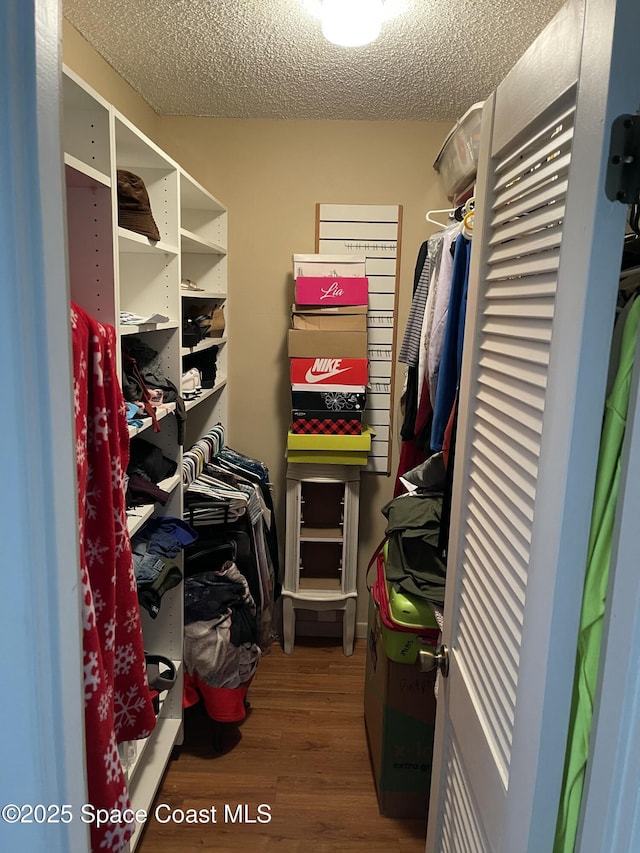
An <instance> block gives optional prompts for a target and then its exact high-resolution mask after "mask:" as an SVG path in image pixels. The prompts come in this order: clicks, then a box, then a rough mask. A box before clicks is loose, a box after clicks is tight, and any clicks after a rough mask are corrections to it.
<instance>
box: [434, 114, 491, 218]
mask: <svg viewBox="0 0 640 853" xmlns="http://www.w3.org/2000/svg"><path fill="white" fill-rule="evenodd" d="M483 105H484V102H481V103H477V104H474V105H473V106H472V107H470V108H469V109H468V110H467V111H466V113H465V114H464V115H463V116H462V118H460V119H458V121H457V122H456V125H455V127H454V128H453V130H451V132H450V133H449V135H448V136H447V138H446V139H445V141H444V144H443V146H442V148H441V149H440V153H439V154H438V156H437V157H436V159H435V162H434V164H433V168H434V169H435V170H436V172H439V173H440V176H441V177H442V183H443V184H444V189H445V192H446V193H447V196H448V198H449V199H450V200H451V201H456V200H457V199H458V198H459V197H460V195H461V194H463V193H464V192H465V191H466V190H468V189H470V188H471V185H472V184H473V182H474V179H475V176H476V170H477V166H478V150H479V148H480V125H481V123H482V107H483Z"/></svg>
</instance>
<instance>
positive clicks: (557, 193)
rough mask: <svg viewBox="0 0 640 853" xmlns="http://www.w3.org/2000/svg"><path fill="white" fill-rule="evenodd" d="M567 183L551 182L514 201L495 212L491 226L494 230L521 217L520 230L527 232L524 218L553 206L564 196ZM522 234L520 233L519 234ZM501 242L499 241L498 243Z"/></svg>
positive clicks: (561, 181)
mask: <svg viewBox="0 0 640 853" xmlns="http://www.w3.org/2000/svg"><path fill="white" fill-rule="evenodd" d="M568 186H569V182H568V180H567V179H566V178H561V179H559V180H557V181H551V182H550V183H549V184H546V185H545V186H544V187H543V188H542V189H540V190H539V191H538V192H537V193H535V194H532V195H531V196H527V198H524V199H519V200H518V201H514V202H513V203H512V204H510V205H506V206H505V207H503V208H501V209H500V210H499V211H497V212H496V214H495V216H494V217H493V220H492V222H491V225H492V226H493V227H494V228H498V226H500V225H503V224H504V223H506V222H512V223H513V221H514V219H515V218H516V217H523V222H522V223H520V224H521V226H522V230H523V231H526V230H527V224H526V221H525V220H524V217H526V216H528V215H529V214H530V213H531V212H532V211H536V210H538V209H539V208H542V207H546V206H547V205H549V204H555V203H556V202H557V201H558V199H560V198H562V197H563V196H565V195H566V192H567V188H568ZM520 233H522V232H520ZM498 242H501V241H498Z"/></svg>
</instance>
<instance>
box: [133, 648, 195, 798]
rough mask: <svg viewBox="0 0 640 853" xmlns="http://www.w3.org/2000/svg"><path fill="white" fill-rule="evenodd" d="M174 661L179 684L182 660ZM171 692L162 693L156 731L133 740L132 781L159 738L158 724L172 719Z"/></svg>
mask: <svg viewBox="0 0 640 853" xmlns="http://www.w3.org/2000/svg"><path fill="white" fill-rule="evenodd" d="M172 663H173V665H174V666H175V668H176V684H177V685H179V684H181V682H182V679H181V678H180V673H181V671H182V661H178V660H174V661H172ZM174 689H175V686H174V687H173V688H172V690H174ZM170 692H171V691H165V692H164V693H162V694H161V696H162V697H163V698H162V699H161V703H160V711H159V713H158V716H157V717H156V728H155V729H154V731H153V732H152V733H151V734H150V735H149V737H147V738H143V739H142V740H136V741H133V743H134V745H135V749H136V755H135V758H134V759H133V761H132V763H131V764H130V765H129V767H128V768H127V778H128V779H129V781H130V782H133V781H135V778H136V774H137V773H139V771H140V769H141V767H142V757H143V755H144V754H145V752H146V751H147V749H148V748H150V747H152V746H153V745H154V744H153V742H154V740H157V738H155V737H154V736H155V732H156V731H157V729H158V726H159V725H160V723H161V722H162V721H163V720H170V719H171V718H169V717H167V715H166V710H167V708H168V705H167V697H168V696H169V694H170ZM174 722H178V723H179V722H180V721H179V720H175V721H174ZM170 728H171V727H170ZM173 743H175V738H174V739H173ZM173 743H172V747H173Z"/></svg>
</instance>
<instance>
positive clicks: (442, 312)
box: [423, 222, 461, 409]
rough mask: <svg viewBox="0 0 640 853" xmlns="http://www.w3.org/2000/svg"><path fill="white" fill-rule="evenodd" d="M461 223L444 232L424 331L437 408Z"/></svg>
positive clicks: (427, 368)
mask: <svg viewBox="0 0 640 853" xmlns="http://www.w3.org/2000/svg"><path fill="white" fill-rule="evenodd" d="M460 227H461V226H460V223H459V222H456V224H455V225H452V226H451V227H449V228H445V230H444V231H442V232H441V234H442V238H441V243H442V246H441V256H440V265H439V267H438V280H437V285H436V287H435V290H434V296H433V300H432V302H431V304H430V305H429V313H428V316H427V318H426V324H425V329H424V339H423V346H424V350H425V352H426V360H425V369H424V373H426V376H427V379H428V383H429V394H430V396H431V406H432V407H433V408H434V409H435V401H436V392H437V388H438V372H439V367H440V359H441V355H442V347H443V345H444V336H445V331H446V327H447V316H448V313H449V301H450V297H451V276H452V271H453V255H452V253H451V247H452V246H453V245H454V244H455V243H456V240H457V238H458V236H459V235H460Z"/></svg>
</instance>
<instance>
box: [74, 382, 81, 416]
mask: <svg viewBox="0 0 640 853" xmlns="http://www.w3.org/2000/svg"><path fill="white" fill-rule="evenodd" d="M79 414H80V386H79V385H78V383H77V381H76V380H75V379H74V380H73V415H74V417H76V418H77V417H78V415H79Z"/></svg>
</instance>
